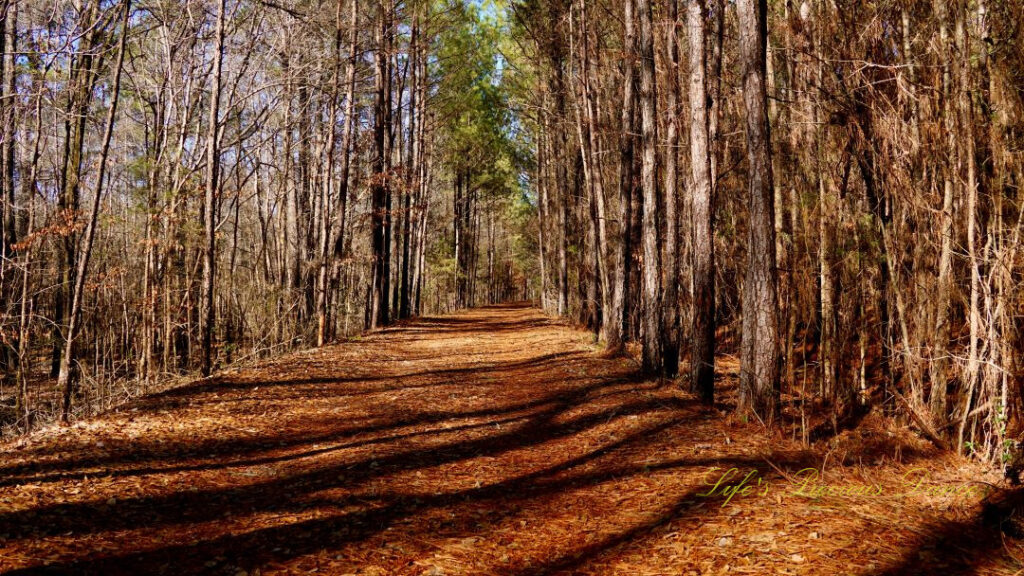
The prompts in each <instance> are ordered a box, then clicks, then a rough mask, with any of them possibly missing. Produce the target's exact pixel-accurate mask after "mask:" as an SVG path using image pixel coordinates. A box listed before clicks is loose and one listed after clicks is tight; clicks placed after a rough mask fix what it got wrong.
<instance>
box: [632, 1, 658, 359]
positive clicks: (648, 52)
mask: <svg viewBox="0 0 1024 576" xmlns="http://www.w3.org/2000/svg"><path fill="white" fill-rule="evenodd" d="M636 12H637V14H636V16H637V23H638V26H637V28H638V29H639V32H640V36H639V49H640V92H639V100H640V142H641V154H642V157H641V165H640V181H641V184H640V185H641V187H642V188H643V201H644V207H643V258H644V261H643V318H642V331H641V345H642V358H641V369H642V370H643V372H644V373H645V374H657V373H659V372H661V371H662V369H663V364H662V355H661V352H662V351H661V334H660V330H661V274H662V270H661V250H660V244H661V238H660V237H659V236H660V235H659V230H658V221H659V217H658V216H659V215H658V180H657V173H658V166H657V162H658V150H657V144H658V141H657V117H656V110H655V100H656V97H655V81H654V31H653V23H652V17H651V4H650V1H649V0H636Z"/></svg>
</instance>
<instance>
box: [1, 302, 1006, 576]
mask: <svg viewBox="0 0 1024 576" xmlns="http://www.w3.org/2000/svg"><path fill="white" fill-rule="evenodd" d="M729 382H730V378H729V377H728V374H726V377H725V378H723V382H722V384H723V388H726V389H727V388H728V385H729ZM727 408H728V407H727V406H723V407H719V409H705V408H702V407H701V406H699V405H698V404H697V403H696V402H695V401H694V399H693V398H692V397H691V396H690V395H689V394H686V393H683V392H681V391H679V390H678V388H676V387H675V386H673V385H670V384H667V383H659V382H657V381H644V380H640V379H638V378H637V377H636V376H635V364H634V363H633V362H632V361H631V360H628V359H608V358H602V357H601V356H600V354H599V353H598V352H597V351H596V349H595V347H594V345H593V344H592V343H591V338H590V335H588V334H586V333H583V332H580V331H577V330H574V329H572V328H569V327H566V326H563V325H559V324H557V323H556V322H553V321H551V320H549V319H547V318H546V317H544V316H543V315H541V314H540V313H539V312H537V311H536V310H533V309H530V308H524V307H512V306H510V307H495V308H486V309H478V310H472V311H468V312H465V313H463V314H459V315H454V316H446V317H434V318H424V319H421V320H418V321H415V322H412V323H409V324H407V325H403V326H399V327H395V328H392V329H388V330H385V331H382V332H378V333H374V334H371V335H368V336H366V337H364V338H363V339H361V340H359V341H356V342H347V343H343V344H339V345H335V346H331V347H327V348H324V349H320V350H311V351H308V352H304V353H299V354H293V355H289V356H287V357H284V358H281V359H279V360H277V361H275V362H272V363H265V364H263V365H261V366H259V367H257V368H252V369H246V370H239V371H229V372H226V373H224V374H221V375H219V376H217V377H215V378H212V379H209V380H206V381H200V382H196V383H194V384H191V385H188V386H184V387H181V388H176V389H174V390H171V391H168V392H164V393H161V394H156V395H151V396H148V397H145V398H143V399H141V400H137V401H135V402H132V403H130V404H128V405H126V406H124V407H122V408H121V409H120V410H118V411H117V412H113V413H110V414H107V415H105V416H102V417H99V418H95V419H92V420H89V421H85V422H81V423H79V424H76V425H74V426H72V427H70V428H67V429H51V430H45V431H41V432H38V433H36V434H34V435H32V436H30V437H29V438H27V439H24V440H22V441H21V442H19V443H18V444H10V443H8V444H5V445H2V446H0V447H2V450H3V452H2V456H0V572H2V573H11V574H14V573H19V574H27V573H53V574H79V573H87V574H104V575H106V574H188V573H208V574H228V575H236V574H237V575H242V574H248V575H254V574H305V573H319V574H431V575H440V574H472V575H476V574H507V575H525V574H556V573H557V574H638V575H645V574H718V573H730V574H731V573H737V574H857V575H881V574H891V575H897V574H914V573H920V574H1004V573H1005V574H1012V573H1014V572H1015V571H1016V570H1017V569H1018V568H1019V567H1020V563H1019V562H1018V561H1017V560H1016V558H1017V557H1021V549H1020V546H1019V545H1018V544H1017V543H1016V542H1014V541H1012V540H1010V539H1008V538H1007V537H1005V536H1004V535H1002V534H1001V533H1000V532H999V531H998V530H995V529H993V528H991V527H990V524H991V523H990V522H985V521H983V520H982V516H983V514H982V513H981V507H980V506H979V505H978V500H979V497H978V495H977V494H975V493H971V494H964V493H945V492H939V491H940V490H942V489H945V488H949V487H951V486H952V487H958V486H963V485H964V484H963V482H965V481H968V480H977V479H979V478H981V474H982V471H981V469H980V468H978V467H975V466H973V465H971V464H969V463H967V462H965V461H963V460H961V459H958V458H955V457H953V456H949V455H943V454H938V453H935V452H933V451H931V450H929V449H928V448H927V447H926V446H924V445H923V444H922V443H920V442H919V441H918V440H916V439H915V438H914V437H913V435H911V434H910V433H909V432H907V431H906V430H899V429H895V428H893V427H892V426H888V425H882V424H879V421H877V420H875V421H874V422H875V424H874V425H872V422H873V420H872V418H873V417H870V416H869V417H868V419H866V421H865V423H863V424H862V427H861V428H859V429H857V430H854V431H851V432H845V433H843V434H842V435H840V436H839V437H836V438H833V439H832V440H831V441H830V442H829V443H828V444H827V445H823V446H822V447H820V448H816V449H804V448H802V447H801V446H800V445H799V444H796V443H794V442H792V441H789V440H785V439H782V438H780V437H778V436H776V437H768V436H767V435H765V433H764V432H763V431H762V430H761V429H760V428H758V427H756V426H753V425H748V424H743V423H740V422H737V421H736V420H735V419H734V418H731V417H729V416H727V415H725V414H727V412H726V411H725V409H727ZM714 467H718V468H719V469H720V470H719V471H714V472H713V471H711V469H712V468H714ZM809 467H813V468H816V469H817V470H819V471H821V470H824V476H823V478H824V483H815V484H814V485H813V487H816V488H815V489H817V490H819V491H821V490H824V489H825V487H828V489H830V490H831V493H826V494H820V495H819V497H818V498H811V497H809V496H808V495H807V494H806V493H797V491H798V486H799V482H800V481H801V480H800V479H801V478H806V477H807V474H809V472H803V473H800V471H801V470H804V469H806V468H809ZM730 468H736V469H737V472H736V473H734V475H733V476H731V477H730V478H731V479H730V480H729V481H728V482H726V483H727V484H735V483H736V482H738V481H739V479H740V477H739V475H740V474H742V475H743V476H746V475H748V474H751V476H750V482H751V483H752V484H754V485H755V489H752V490H750V491H749V492H748V493H747V494H742V493H741V494H737V495H736V496H735V497H734V498H732V500H731V501H729V503H727V504H725V498H723V497H722V496H721V495H720V494H719V492H721V488H722V487H721V486H720V487H719V489H717V490H716V491H715V494H713V495H711V496H702V494H707V492H708V491H709V490H711V487H710V486H708V485H707V483H708V482H712V483H713V482H715V481H716V480H717V479H718V477H719V476H720V475H721V472H724V471H726V470H728V469H730ZM915 469H921V470H918V471H916V472H914V471H913V470H915ZM908 474H909V476H908ZM908 478H914V480H913V482H914V484H913V486H914V487H910V486H908V483H909V482H908ZM758 480H760V482H761V484H760V485H757V481H758ZM918 480H921V482H920V484H917V481H918ZM971 486H984V485H983V484H973V485H971ZM926 487H927V488H930V489H929V490H927V491H926V490H924V488H926ZM811 489H812V486H811V485H808V486H807V487H806V490H805V492H809V491H810V490H811Z"/></svg>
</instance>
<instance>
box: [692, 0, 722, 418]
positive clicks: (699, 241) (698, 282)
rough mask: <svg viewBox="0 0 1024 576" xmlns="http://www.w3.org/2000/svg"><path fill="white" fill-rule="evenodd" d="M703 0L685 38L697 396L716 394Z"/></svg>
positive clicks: (708, 398)
mask: <svg viewBox="0 0 1024 576" xmlns="http://www.w3.org/2000/svg"><path fill="white" fill-rule="evenodd" d="M704 26H705V20H704V1H703V0H687V27H688V28H689V31H688V32H689V42H690V170H691V174H692V178H693V182H692V189H691V190H692V192H691V198H692V200H691V219H692V222H693V224H692V232H691V242H690V243H691V246H692V247H693V248H692V249H693V257H692V259H691V262H692V268H691V274H692V284H693V314H692V324H693V327H692V334H691V337H692V338H693V350H692V352H691V357H690V377H691V386H692V389H693V391H694V392H696V393H697V394H698V395H699V396H700V397H701V400H702V401H703V402H705V403H707V404H711V403H712V402H714V395H715V275H714V271H715V243H714V236H713V231H712V214H713V210H712V207H711V152H710V148H709V146H708V143H709V138H708V123H709V122H708V108H707V101H708V97H707V96H708V94H707V78H706V75H705V70H706V66H707V63H706V57H705V54H704V46H705V38H706V35H707V33H706V31H705V27H704Z"/></svg>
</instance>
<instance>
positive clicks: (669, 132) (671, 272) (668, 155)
mask: <svg viewBox="0 0 1024 576" xmlns="http://www.w3.org/2000/svg"><path fill="white" fill-rule="evenodd" d="M668 24H669V26H668V32H667V35H666V36H667V37H666V44H667V46H666V50H668V59H669V62H668V86H667V90H666V92H667V94H666V103H665V105H666V107H667V108H668V110H667V111H666V113H665V125H666V146H665V166H664V171H663V172H664V177H665V189H664V198H665V201H664V206H665V238H664V239H663V242H662V258H663V262H662V264H663V266H664V271H663V275H662V282H663V288H664V300H663V301H662V322H661V324H662V325H661V354H662V366H663V367H662V369H663V371H664V374H665V376H667V377H669V378H674V377H675V376H676V374H678V373H679V258H678V252H679V224H678V223H679V214H678V211H677V209H676V204H677V202H678V196H679V192H678V190H677V188H678V181H679V174H678V161H677V159H678V157H679V150H678V148H679V47H678V41H677V33H676V29H677V27H678V26H679V5H678V0H668ZM701 41H702V42H703V37H702V39H701Z"/></svg>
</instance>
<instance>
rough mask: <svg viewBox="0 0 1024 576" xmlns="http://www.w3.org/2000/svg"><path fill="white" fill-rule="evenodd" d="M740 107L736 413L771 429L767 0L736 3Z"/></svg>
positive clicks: (774, 390)
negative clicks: (743, 221) (743, 173)
mask: <svg viewBox="0 0 1024 576" xmlns="http://www.w3.org/2000/svg"><path fill="white" fill-rule="evenodd" d="M736 11H737V14H738V16H739V36H740V57H741V61H742V69H743V104H744V108H745V111H746V139H747V161H748V164H749V166H748V169H749V171H750V173H749V188H748V197H747V207H748V218H749V222H748V235H747V271H746V276H745V279H744V284H743V325H742V339H741V343H740V398H739V404H738V406H737V410H738V411H739V412H740V413H751V414H753V415H754V416H756V417H757V418H759V419H760V420H761V421H762V422H763V423H764V424H765V425H771V423H772V422H773V421H774V420H775V418H776V415H777V412H778V394H779V390H778V383H779V377H778V374H779V351H778V350H779V345H778V319H777V302H778V298H777V292H778V278H777V270H776V268H775V214H774V211H775V209H774V198H773V196H774V194H773V189H772V164H771V146H770V139H769V138H770V130H769V126H768V97H767V93H766V87H765V69H766V50H767V41H768V28H767V14H768V4H767V0H737V3H736Z"/></svg>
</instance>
